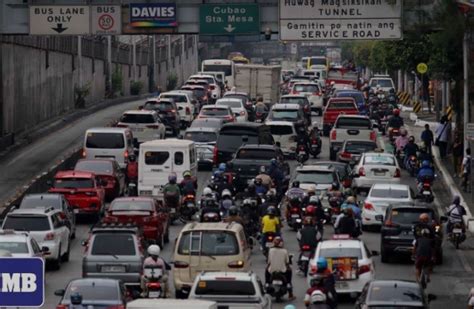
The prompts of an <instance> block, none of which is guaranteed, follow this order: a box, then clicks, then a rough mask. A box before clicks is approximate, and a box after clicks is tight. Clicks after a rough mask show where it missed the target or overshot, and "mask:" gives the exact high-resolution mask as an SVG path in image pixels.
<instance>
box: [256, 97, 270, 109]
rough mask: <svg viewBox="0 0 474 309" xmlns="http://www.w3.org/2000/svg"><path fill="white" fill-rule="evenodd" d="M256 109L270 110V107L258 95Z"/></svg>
mask: <svg viewBox="0 0 474 309" xmlns="http://www.w3.org/2000/svg"><path fill="white" fill-rule="evenodd" d="M255 110H263V111H265V112H266V111H268V107H267V105H266V104H265V103H263V98H262V97H258V99H257V102H256V103H255Z"/></svg>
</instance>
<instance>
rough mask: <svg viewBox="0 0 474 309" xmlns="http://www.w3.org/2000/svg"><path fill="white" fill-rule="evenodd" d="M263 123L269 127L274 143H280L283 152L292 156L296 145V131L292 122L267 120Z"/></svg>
mask: <svg viewBox="0 0 474 309" xmlns="http://www.w3.org/2000/svg"><path fill="white" fill-rule="evenodd" d="M265 124H266V125H267V126H269V127H270V132H271V133H272V136H273V140H274V141H275V143H280V149H281V151H282V152H283V154H284V155H285V156H294V155H295V151H296V147H297V145H298V133H297V132H296V129H295V125H294V123H293V122H290V121H267V122H265Z"/></svg>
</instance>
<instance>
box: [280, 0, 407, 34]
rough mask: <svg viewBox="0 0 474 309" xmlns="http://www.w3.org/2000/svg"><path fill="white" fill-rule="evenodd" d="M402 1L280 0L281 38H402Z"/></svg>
mask: <svg viewBox="0 0 474 309" xmlns="http://www.w3.org/2000/svg"><path fill="white" fill-rule="evenodd" d="M401 1H402V0H279V11H280V20H279V22H280V27H279V28H280V29H279V30H280V39H281V40H284V41H292V40H293V41H299V40H301V41H309V40H374V39H375V40H377V39H401V38H402V26H401V16H402V4H401Z"/></svg>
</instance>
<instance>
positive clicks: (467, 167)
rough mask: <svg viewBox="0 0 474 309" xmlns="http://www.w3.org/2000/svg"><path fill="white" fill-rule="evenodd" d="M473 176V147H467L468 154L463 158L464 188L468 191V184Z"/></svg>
mask: <svg viewBox="0 0 474 309" xmlns="http://www.w3.org/2000/svg"><path fill="white" fill-rule="evenodd" d="M470 178H471V148H467V149H466V155H465V156H464V159H463V160H462V184H461V186H462V189H463V190H464V192H467V191H468V190H467V184H468V183H469V179H470Z"/></svg>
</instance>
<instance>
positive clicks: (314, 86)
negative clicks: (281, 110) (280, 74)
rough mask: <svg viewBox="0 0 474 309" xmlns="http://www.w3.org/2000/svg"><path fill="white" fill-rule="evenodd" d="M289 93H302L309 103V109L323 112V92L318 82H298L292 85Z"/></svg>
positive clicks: (319, 113)
mask: <svg viewBox="0 0 474 309" xmlns="http://www.w3.org/2000/svg"><path fill="white" fill-rule="evenodd" d="M291 94H299V95H304V96H306V97H307V98H308V100H309V103H310V104H311V111H312V112H317V113H318V115H319V116H321V115H322V114H323V92H322V89H321V88H320V86H319V83H311V82H298V83H295V84H294V85H293V88H292V92H291Z"/></svg>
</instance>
